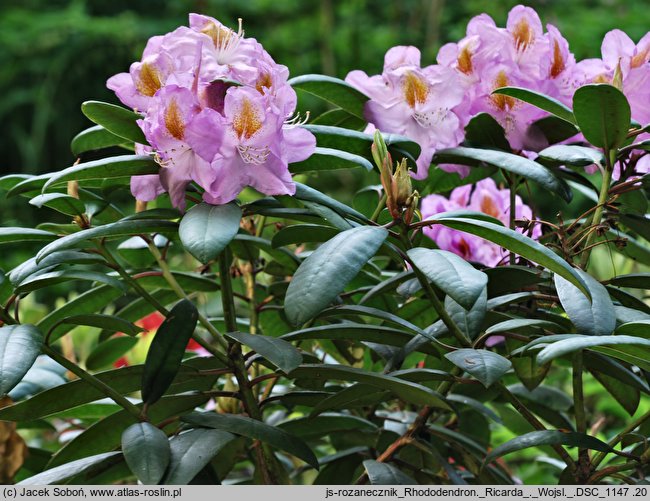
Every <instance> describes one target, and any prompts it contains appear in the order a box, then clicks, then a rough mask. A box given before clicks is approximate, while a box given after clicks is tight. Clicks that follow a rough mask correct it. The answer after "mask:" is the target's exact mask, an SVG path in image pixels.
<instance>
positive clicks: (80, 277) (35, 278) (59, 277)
mask: <svg viewBox="0 0 650 501" xmlns="http://www.w3.org/2000/svg"><path fill="white" fill-rule="evenodd" d="M72 280H74V281H87V282H97V283H100V284H106V285H110V286H111V287H114V288H116V289H120V290H121V291H124V290H126V286H125V285H124V284H123V283H122V282H120V281H119V280H117V279H115V278H113V277H111V276H108V275H106V274H105V273H101V272H98V271H86V270H79V269H74V268H68V269H63V270H60V271H50V272H46V273H39V274H35V275H31V276H29V277H27V278H26V279H25V280H23V281H22V282H21V283H20V285H19V286H18V287H16V293H17V294H26V293H28V292H32V291H35V290H38V289H42V288H44V287H48V286H50V285H56V284H60V283H62V282H70V281H72Z"/></svg>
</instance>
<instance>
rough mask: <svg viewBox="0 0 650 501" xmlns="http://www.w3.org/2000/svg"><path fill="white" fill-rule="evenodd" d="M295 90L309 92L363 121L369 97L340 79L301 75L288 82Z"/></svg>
mask: <svg viewBox="0 0 650 501" xmlns="http://www.w3.org/2000/svg"><path fill="white" fill-rule="evenodd" d="M287 83H288V84H289V85H291V86H292V87H293V88H294V89H298V90H302V91H305V92H309V93H310V94H313V95H315V96H318V97H320V98H321V99H324V100H325V101H328V102H330V103H332V104H333V105H335V106H338V107H339V108H341V109H343V110H345V111H347V112H348V113H351V114H352V115H354V116H356V117H359V118H362V119H363V108H364V106H365V104H366V102H367V101H368V99H369V98H368V96H366V95H365V94H363V93H361V92H359V91H358V90H357V89H355V88H354V87H352V86H351V85H350V84H348V83H346V82H344V81H343V80H340V79H338V78H334V77H329V76H326V75H301V76H299V77H295V78H292V79H291V80H289V81H288V82H287Z"/></svg>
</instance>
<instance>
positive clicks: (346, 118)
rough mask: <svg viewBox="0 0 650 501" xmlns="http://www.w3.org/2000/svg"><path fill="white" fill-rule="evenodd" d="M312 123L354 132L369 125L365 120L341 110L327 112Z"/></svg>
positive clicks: (335, 109)
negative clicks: (343, 128)
mask: <svg viewBox="0 0 650 501" xmlns="http://www.w3.org/2000/svg"><path fill="white" fill-rule="evenodd" d="M311 123H312V124H313V125H332V126H334V127H345V128H346V129H353V130H361V129H363V128H364V127H365V126H366V125H367V124H366V121H365V120H364V119H362V118H359V117H355V116H354V115H352V114H351V113H348V112H347V111H345V110H343V109H341V108H332V109H331V110H327V111H326V112H325V113H321V114H320V115H318V116H317V117H316V118H314V119H313V120H311Z"/></svg>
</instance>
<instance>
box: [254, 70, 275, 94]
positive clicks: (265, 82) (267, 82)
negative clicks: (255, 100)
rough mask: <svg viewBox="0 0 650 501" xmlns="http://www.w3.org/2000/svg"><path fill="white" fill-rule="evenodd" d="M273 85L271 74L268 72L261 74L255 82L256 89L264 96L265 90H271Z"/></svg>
mask: <svg viewBox="0 0 650 501" xmlns="http://www.w3.org/2000/svg"><path fill="white" fill-rule="evenodd" d="M272 85H273V80H271V74H270V73H268V72H263V73H261V74H260V75H259V76H258V77H257V81H256V82H255V88H256V89H257V92H259V93H260V94H264V89H265V88H266V89H270V88H271V86H272Z"/></svg>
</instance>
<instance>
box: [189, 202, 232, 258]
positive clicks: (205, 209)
mask: <svg viewBox="0 0 650 501" xmlns="http://www.w3.org/2000/svg"><path fill="white" fill-rule="evenodd" d="M241 216H242V212H241V209H240V208H239V207H238V206H237V205H236V204H234V203H229V204H225V205H209V204H206V203H201V204H199V205H196V206H194V207H192V208H191V209H190V210H189V211H188V212H187V214H185V216H183V219H182V220H181V224H180V227H179V228H178V235H179V237H180V239H181V242H182V243H183V247H185V249H186V250H187V251H188V252H189V253H190V254H192V255H193V256H194V257H195V258H196V259H198V260H199V261H201V262H202V263H203V264H206V263H207V262H208V261H212V260H213V259H215V258H216V257H217V256H218V255H219V254H221V251H222V250H223V249H225V248H226V246H227V245H228V244H229V243H230V242H231V241H232V239H233V238H235V235H236V234H237V232H238V231H239V222H240V221H241Z"/></svg>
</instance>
